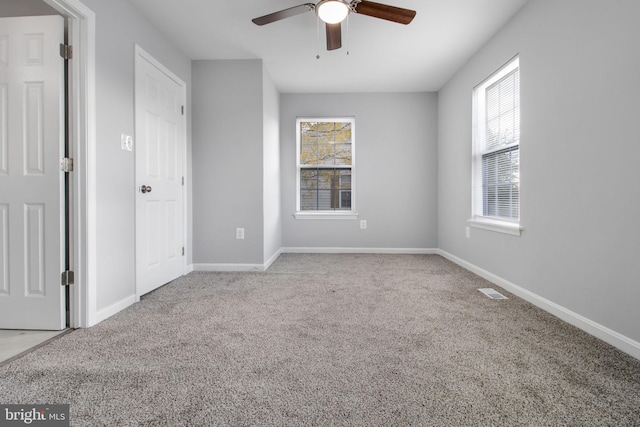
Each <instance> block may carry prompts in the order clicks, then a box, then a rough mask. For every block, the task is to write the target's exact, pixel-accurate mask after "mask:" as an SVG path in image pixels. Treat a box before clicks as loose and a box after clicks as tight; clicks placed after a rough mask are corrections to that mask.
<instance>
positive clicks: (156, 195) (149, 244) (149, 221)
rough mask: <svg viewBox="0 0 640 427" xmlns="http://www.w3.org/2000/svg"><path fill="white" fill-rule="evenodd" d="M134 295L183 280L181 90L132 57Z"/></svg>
mask: <svg viewBox="0 0 640 427" xmlns="http://www.w3.org/2000/svg"><path fill="white" fill-rule="evenodd" d="M135 66H136V71H135V75H136V79H135V95H136V98H135V102H136V119H135V121H136V138H135V141H136V142H135V147H136V149H135V154H136V186H137V188H136V257H137V259H136V294H137V296H138V297H140V295H143V294H145V293H147V292H150V291H152V290H154V289H156V288H157V287H159V286H162V285H164V284H166V283H168V282H170V281H172V280H174V279H175V278H177V277H179V276H181V275H182V272H183V270H184V258H183V256H184V252H183V251H184V249H183V211H182V207H183V198H182V197H183V189H184V181H183V156H184V114H183V112H184V107H183V106H184V98H185V96H186V95H185V93H186V92H185V90H184V87H185V86H184V84H183V83H182V82H180V81H179V80H177V79H176V78H175V77H170V75H171V74H170V73H169V72H168V71H167V70H164V69H161V68H162V66H161V65H160V64H158V63H156V62H155V61H154V60H153V58H151V57H150V56H149V55H148V54H146V53H145V52H144V51H142V50H141V49H137V51H136V63H135Z"/></svg>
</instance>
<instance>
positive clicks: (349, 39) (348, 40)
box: [346, 14, 351, 56]
mask: <svg viewBox="0 0 640 427" xmlns="http://www.w3.org/2000/svg"><path fill="white" fill-rule="evenodd" d="M349 15H351V14H349ZM349 15H347V31H346V33H347V56H349V42H350V41H351V37H349Z"/></svg>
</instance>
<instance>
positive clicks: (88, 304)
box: [44, 0, 97, 328]
mask: <svg viewBox="0 0 640 427" xmlns="http://www.w3.org/2000/svg"><path fill="white" fill-rule="evenodd" d="M44 2H45V3H47V4H48V5H49V6H51V7H53V8H54V9H56V10H57V11H58V12H59V13H60V14H61V15H62V16H64V17H65V18H67V19H68V23H69V25H68V43H69V44H70V45H71V46H73V59H72V60H71V61H69V76H68V79H69V88H70V89H69V104H70V105H69V128H70V129H69V130H68V132H69V141H70V152H71V156H72V157H73V159H74V172H72V173H71V185H70V189H69V191H70V192H71V212H70V218H71V246H72V247H71V260H70V264H71V269H72V270H73V271H74V272H75V284H73V285H71V290H70V292H69V297H70V301H69V310H70V327H72V328H86V327H89V326H93V325H95V324H96V323H97V322H96V320H97V319H96V312H97V308H96V200H97V197H96V79H95V75H96V68H95V52H96V48H95V46H96V31H95V28H96V17H95V13H94V12H93V11H92V10H91V9H89V8H88V7H87V6H85V5H84V4H83V3H81V2H80V0H44Z"/></svg>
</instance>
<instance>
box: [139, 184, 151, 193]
mask: <svg viewBox="0 0 640 427" xmlns="http://www.w3.org/2000/svg"><path fill="white" fill-rule="evenodd" d="M140 191H142V194H144V193H151V187H150V186H148V185H143V186H142V187H140Z"/></svg>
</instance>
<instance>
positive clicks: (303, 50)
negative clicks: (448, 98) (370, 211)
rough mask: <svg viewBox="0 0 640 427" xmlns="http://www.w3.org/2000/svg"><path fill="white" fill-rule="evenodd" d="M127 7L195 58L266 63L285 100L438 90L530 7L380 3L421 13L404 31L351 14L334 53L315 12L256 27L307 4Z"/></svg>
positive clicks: (444, 1)
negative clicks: (257, 20) (290, 97)
mask: <svg viewBox="0 0 640 427" xmlns="http://www.w3.org/2000/svg"><path fill="white" fill-rule="evenodd" d="M128 1H129V2H131V3H132V4H133V5H135V6H136V7H137V8H138V9H139V10H140V11H141V12H142V13H143V14H144V15H145V16H147V17H148V19H149V20H150V21H151V22H152V23H153V24H155V25H156V26H157V27H158V28H160V29H161V31H162V32H163V33H164V34H166V36H167V37H168V38H169V39H171V40H172V41H173V43H174V44H175V45H176V46H177V47H178V48H179V49H180V50H182V51H183V52H184V53H185V54H186V55H187V56H188V57H189V58H191V59H248V58H261V59H263V61H264V64H265V66H266V68H267V70H268V71H269V74H270V75H271V77H272V78H273V80H274V82H275V84H276V86H277V87H278V89H279V90H280V92H283V93H294V92H324V93H331V92H416V91H418V92H420V91H437V90H439V89H440V88H441V87H442V86H443V85H444V84H445V83H446V82H447V81H448V80H449V78H451V77H452V75H453V74H454V73H455V72H456V71H457V70H458V69H459V68H460V67H461V66H462V65H463V64H464V63H465V62H466V61H467V60H468V59H469V58H470V57H471V56H472V55H473V54H474V53H475V52H476V51H477V50H478V48H480V47H481V46H482V45H483V44H485V43H486V42H487V41H488V40H489V38H490V37H491V36H492V35H493V34H494V33H495V32H496V31H498V30H499V29H500V28H501V27H502V26H503V25H504V24H505V23H506V22H507V21H508V20H509V19H510V18H511V17H512V16H513V15H514V14H515V13H516V12H517V11H518V10H519V9H520V8H521V7H522V6H523V5H524V4H525V3H526V2H527V0H388V1H387V0H376V1H377V2H379V3H386V4H391V5H393V6H398V7H403V8H407V9H413V10H416V11H417V15H416V17H415V19H414V20H413V22H412V23H411V24H409V25H408V26H404V25H401V24H396V23H392V22H388V21H384V20H380V19H376V18H372V17H369V16H363V15H357V14H353V13H352V14H351V15H350V17H349V20H348V30H347V28H346V23H343V36H342V45H343V47H342V49H339V50H335V51H331V52H327V51H326V48H325V35H324V27H323V26H321V27H320V33H319V35H318V26H317V20H316V17H315V14H314V12H307V13H305V14H302V15H298V16H295V17H292V18H288V19H285V20H282V21H278V22H275V23H272V24H268V25H265V26H262V27H259V26H257V25H255V24H253V23H252V22H251V19H252V18H256V17H258V16H262V15H266V14H269V13H272V12H276V11H279V10H281V9H285V8H288V7H292V6H297V5H299V4H303V3H305V1H304V0H260V1H255V0H246V1H239V0H180V1H176V0H128ZM312 2H315V1H312ZM347 52H348V54H347ZM317 54H320V59H316V55H317Z"/></svg>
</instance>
